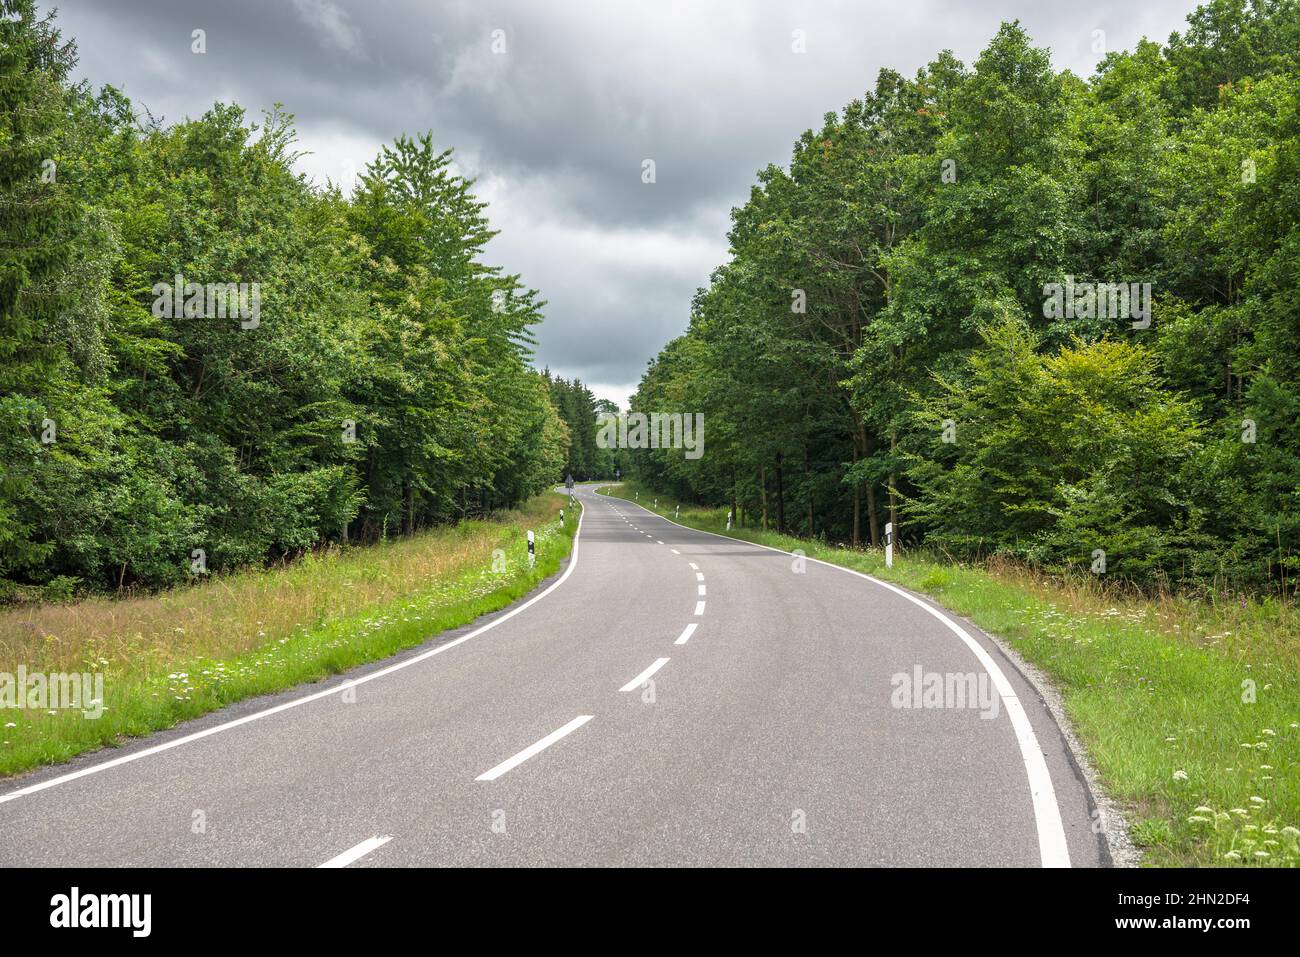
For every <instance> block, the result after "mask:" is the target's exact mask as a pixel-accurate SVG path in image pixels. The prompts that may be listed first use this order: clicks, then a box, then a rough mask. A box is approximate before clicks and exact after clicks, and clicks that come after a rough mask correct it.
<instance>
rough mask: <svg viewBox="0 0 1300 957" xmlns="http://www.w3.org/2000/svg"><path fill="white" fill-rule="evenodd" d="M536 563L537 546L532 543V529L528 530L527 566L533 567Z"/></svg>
mask: <svg viewBox="0 0 1300 957" xmlns="http://www.w3.org/2000/svg"><path fill="white" fill-rule="evenodd" d="M536 565H537V546H536V545H535V544H534V539H533V530H532V529H531V528H530V529H529V530H528V567H529V568H533V567H535V566H536Z"/></svg>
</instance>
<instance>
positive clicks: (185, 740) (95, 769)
mask: <svg viewBox="0 0 1300 957" xmlns="http://www.w3.org/2000/svg"><path fill="white" fill-rule="evenodd" d="M586 511H587V510H586V509H585V508H584V509H583V510H582V511H581V512H579V513H578V527H577V528H576V529H575V530H574V532H573V551H572V552H571V553H570V554H569V565H568V567H567V568H565V569H564V574H562V575H561V576H560V577H559V578H558V579H556V580H555V581H553V582H551V584H550V586H549V587H547V588H546V589H545V590H544V591H542V592H539V593H538V594H536V595H534V596H533V597H532V598H530V599H528V600H527V601H526V602H524V603H523V604H521V605H517V606H516V607H514V608H511V609H510V610H509V611H507V612H506V613H505V614H503V615H501V616H500V617H498V618H493V619H492V620H491V621H489V622H488V623H487V624H486V625H480V626H479V627H478V628H475V629H474V630H473V631H471V632H469V633H468V634H465V635H461V636H460V637H459V638H457V639H455V640H454V641H449V642H447V643H446V644H444V645H439V646H438V647H436V648H430V649H429V650H428V651H425V652H422V653H420V654H418V655H416V656H415V657H413V658H407V659H406V660H405V661H399V662H397V664H393V665H389V666H388V667H387V668H380V669H379V670H378V671H372V672H370V674H367V675H362V676H361V677H360V678H354V679H352V680H351V681H346V682H344V683H343V684H340V685H335V686H334V687H333V688H327V689H326V690H324V691H317V692H315V693H314V694H309V695H304V696H303V697H301V698H295V699H293V700H292V701H286V702H285V703H284V704H278V705H276V706H275V707H274V708H267V709H266V710H265V711H257V712H255V713H253V714H249V715H245V716H244V717H242V718H236V719H235V720H234V721H227V722H225V723H224V724H218V725H215V726H213V727H211V728H205V729H204V730H202V731H196V732H194V733H193V734H187V735H185V736H184V737H182V738H177V739H176V740H174V741H168V742H166V743H164V744H157V745H154V746H153V747H152V748H145V749H144V750H143V751H136V752H134V753H132V754H124V755H122V757H120V758H114V759H113V760H111V761H105V762H104V763H102V764H95V765H91V766H90V767H88V768H82V769H81V770H80V771H73V772H72V773H70V774H63V775H60V776H59V777H57V778H50V779H49V780H48V781H41V782H40V783H38V784H31V785H28V786H27V787H25V788H19V789H18V790H17V791H10V792H9V793H7V794H0V804H4V803H5V802H6V801H13V800H16V799H18V798H20V797H25V796H27V795H29V794H35V793H36V792H38V791H44V790H45V789H46V788H52V787H54V786H55V785H58V784H66V783H67V782H69V781H75V780H77V778H84V777H86V776H87V775H91V774H98V773H99V772H100V771H107V770H108V769H109V768H115V767H118V766H120V765H123V764H130V763H131V762H132V761H139V760H140V759H141V758H147V757H151V756H153V755H155V754H161V753H162V752H163V751H170V750H171V749H172V748H179V747H180V746H181V745H182V744H190V743H191V742H194V741H198V740H200V739H202V738H207V737H210V736H211V735H214V734H219V733H220V732H222V731H229V730H230V729H231V728H238V727H239V726H240V725H244V724H250V723H252V722H254V721H259V720H261V719H262V718H269V717H270V716H271V715H273V714H279V713H280V712H281V711H288V710H289V709H290V708H297V707H298V706H299V705H304V704H308V703H310V702H312V701H319V700H320V699H321V698H328V697H329V696H330V695H335V694H339V693H340V692H343V691H346V690H348V689H349V688H355V687H356V686H357V685H363V684H365V683H366V682H368V681H374V680H375V679H376V678H382V677H384V676H385V675H391V674H392V673H393V672H395V671H401V670H402V669H403V668H409V667H411V666H412V665H416V664H419V663H420V662H422V661H425V660H427V659H429V658H432V657H433V656H434V655H440V654H442V653H443V652H444V651H447V650H448V649H450V648H455V647H456V646H457V645H461V644H464V643H465V642H467V641H469V640H470V639H471V638H477V637H478V636H479V635H481V634H483V633H484V632H485V631H488V630H489V629H492V628H495V627H496V626H497V625H499V624H501V623H502V622H503V621H509V620H510V619H511V618H513V617H515V615H517V614H519V613H520V612H521V611H523V610H525V609H526V608H531V607H532V606H533V605H535V604H537V602H539V601H541V600H542V599H543V598H545V597H546V596H547V595H549V594H550V593H551V592H553V591H555V589H557V588H559V587H560V586H561V585H563V584H564V583H565V581H567V580H568V578H569V576H570V575H572V574H573V570H574V569H575V568H577V567H578V538H579V536H580V535H581V534H582V519H583V517H584V516H585V515H586Z"/></svg>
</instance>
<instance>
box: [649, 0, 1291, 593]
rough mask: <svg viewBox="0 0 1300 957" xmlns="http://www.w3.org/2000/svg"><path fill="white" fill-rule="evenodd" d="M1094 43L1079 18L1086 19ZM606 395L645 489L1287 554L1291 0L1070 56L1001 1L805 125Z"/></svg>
mask: <svg viewBox="0 0 1300 957" xmlns="http://www.w3.org/2000/svg"><path fill="white" fill-rule="evenodd" d="M1102 42H1104V38H1103V40H1102ZM728 238H729V243H730V257H729V260H728V261H727V262H726V263H725V264H723V265H719V266H718V267H717V268H716V270H715V271H714V272H713V273H712V275H711V277H710V280H709V283H708V285H707V287H705V288H703V289H700V290H699V291H698V293H697V295H696V297H695V299H694V301H693V303H692V308H691V314H690V325H689V328H688V330H687V331H686V333H685V334H684V335H682V336H681V337H679V338H677V339H674V340H673V341H672V342H670V343H668V345H667V346H665V347H664V349H663V350H662V351H661V352H660V354H659V355H658V356H657V358H656V359H655V360H654V361H653V362H652V363H651V364H650V367H649V369H648V371H647V372H646V374H645V376H644V378H643V379H642V381H641V383H640V387H639V389H638V391H637V393H636V394H635V395H634V396H633V399H632V403H631V407H632V409H634V410H640V411H645V412H651V411H673V412H700V413H702V414H703V415H704V418H705V422H706V431H707V435H708V441H707V447H708V454H706V455H704V456H703V457H702V458H700V459H698V460H691V459H690V458H688V457H686V456H685V455H684V454H683V452H682V450H680V449H657V450H643V451H637V452H635V453H633V454H632V456H631V460H632V462H633V467H634V469H635V470H636V474H637V476H638V478H639V479H640V480H641V481H643V482H644V483H646V484H647V485H649V486H650V487H652V488H655V489H658V490H660V491H662V492H666V493H671V494H673V495H675V496H677V497H679V498H685V499H688V500H692V501H695V502H698V503H700V504H708V505H724V504H725V505H729V506H730V507H731V509H733V510H734V512H735V514H736V516H737V520H738V521H741V522H744V523H746V524H750V525H761V526H762V527H764V528H774V529H777V530H781V531H787V532H790V533H792V534H797V535H805V536H813V537H818V538H821V539H824V540H826V541H829V542H836V543H844V544H847V545H851V546H859V545H867V544H870V545H879V544H880V543H881V542H882V541H883V536H884V532H885V526H886V524H887V523H892V526H893V531H894V537H895V542H896V544H897V545H898V547H899V548H900V549H901V550H903V551H904V552H905V551H906V550H907V549H917V548H921V549H927V550H929V551H930V552H931V553H933V554H936V555H946V556H949V557H951V558H955V559H958V560H965V559H976V558H982V557H989V556H1007V557H1008V558H1011V559H1013V560H1020V561H1028V562H1031V563H1033V564H1034V565H1036V566H1038V567H1041V568H1044V569H1051V570H1061V571H1070V570H1075V571H1079V572H1081V573H1088V572H1092V573H1097V574H1104V575H1106V576H1107V577H1108V578H1110V579H1119V580H1122V581H1127V582H1130V583H1137V584H1139V585H1141V586H1146V585H1161V586H1167V585H1172V586H1174V587H1177V588H1181V589H1187V590H1190V591H1196V590H1203V589H1207V588H1213V587H1216V585H1220V584H1221V585H1225V586H1226V585H1231V586H1232V587H1243V588H1250V589H1258V590H1261V591H1271V592H1273V593H1274V594H1281V595H1284V596H1294V595H1295V593H1296V587H1297V580H1298V579H1300V559H1298V557H1297V549H1298V547H1300V427H1298V426H1300V301H1298V299H1297V295H1296V292H1297V288H1300V274H1298V271H1300V6H1297V4H1296V3H1295V2H1293V0H1255V2H1253V3H1248V2H1246V0H1214V2H1211V3H1209V4H1207V5H1204V6H1202V7H1199V8H1198V9H1197V10H1196V11H1195V12H1194V13H1193V14H1192V15H1190V16H1189V18H1188V21H1187V26H1186V29H1185V30H1184V31H1183V32H1181V33H1175V34H1174V35H1172V36H1171V37H1170V38H1169V39H1168V41H1167V42H1165V43H1163V44H1162V43H1159V42H1154V41H1150V40H1144V41H1143V42H1141V43H1140V44H1138V45H1137V47H1136V48H1135V49H1132V50H1129V51H1123V52H1114V51H1112V52H1109V53H1107V54H1106V55H1105V56H1104V57H1103V58H1102V59H1101V62H1100V64H1099V66H1098V68H1097V70H1096V72H1095V74H1094V75H1093V76H1091V77H1090V78H1088V79H1082V78H1080V77H1078V76H1076V75H1074V74H1072V73H1070V72H1068V71H1057V70H1055V69H1054V68H1053V66H1052V61H1051V57H1050V52H1049V51H1048V50H1045V49H1041V48H1039V47H1036V46H1035V44H1034V42H1033V40H1032V38H1031V37H1030V36H1028V35H1027V33H1026V31H1025V30H1024V29H1022V28H1021V26H1020V25H1019V24H1018V23H1004V24H1003V25H1002V27H1001V29H1000V30H999V31H998V32H997V34H996V35H995V36H994V37H993V38H992V40H991V41H990V42H989V43H988V44H987V46H986V48H985V49H984V50H983V52H982V53H981V54H980V55H979V57H978V59H977V60H976V61H975V62H974V64H973V65H970V66H967V65H965V64H963V63H961V62H959V61H958V60H957V59H956V58H955V57H954V56H953V55H952V54H951V53H949V52H943V53H940V54H938V55H937V56H936V57H935V58H934V59H933V61H932V62H930V63H929V64H928V65H926V66H925V67H924V68H922V69H921V70H920V71H919V72H917V74H916V75H915V76H914V77H911V78H908V77H906V76H903V75H901V74H900V73H898V72H895V71H893V70H889V69H885V70H881V71H880V73H879V75H878V78H877V80H876V83H875V86H874V88H872V89H871V90H869V92H867V93H865V95H863V96H862V97H861V98H860V99H856V100H854V101H853V102H851V103H849V104H848V105H847V106H845V107H844V108H843V109H842V110H841V111H840V112H838V113H827V114H826V115H825V116H824V118H823V119H822V121H821V125H820V126H818V127H816V128H814V129H809V130H807V131H805V132H804V133H803V134H802V135H801V136H799V138H798V140H797V141H796V143H795V145H794V150H793V154H792V155H791V157H790V160H789V163H788V165H787V166H778V165H775V164H773V165H769V166H767V167H766V168H764V169H762V170H761V171H760V172H759V173H758V176H757V182H755V183H754V185H753V186H752V188H751V191H750V196H749V199H748V201H747V202H746V203H745V204H744V205H743V206H740V207H738V208H736V209H734V210H733V212H732V225H731V229H730V232H729V235H728Z"/></svg>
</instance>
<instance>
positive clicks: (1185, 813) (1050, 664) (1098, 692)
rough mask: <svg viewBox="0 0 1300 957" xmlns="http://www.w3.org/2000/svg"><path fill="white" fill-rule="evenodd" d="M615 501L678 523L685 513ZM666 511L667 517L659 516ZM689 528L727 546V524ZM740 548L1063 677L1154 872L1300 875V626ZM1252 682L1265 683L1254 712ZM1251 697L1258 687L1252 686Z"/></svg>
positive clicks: (1278, 617) (689, 518) (999, 571)
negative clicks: (1252, 869)
mask: <svg viewBox="0 0 1300 957" xmlns="http://www.w3.org/2000/svg"><path fill="white" fill-rule="evenodd" d="M613 491H614V494H616V495H618V496H619V497H623V498H627V499H635V497H636V496H637V494H638V493H639V504H640V505H642V506H644V507H646V508H650V509H653V510H654V511H657V512H658V513H659V514H661V515H664V516H665V517H667V518H672V517H673V509H674V508H675V507H676V506H677V504H678V503H677V502H675V501H673V500H672V499H671V498H669V497H668V496H666V495H663V494H660V493H656V492H652V491H649V490H647V489H645V488H641V487H638V486H637V485H635V484H633V483H624V484H623V485H622V486H621V488H616V489H615V490H613ZM656 497H657V498H658V502H659V504H658V507H657V508H655V507H654V505H653V502H654V500H655V498H656ZM676 521H678V522H680V523H681V524H683V525H689V526H692V527H694V528H699V529H702V530H705V531H711V532H718V533H725V528H726V509H725V508H717V509H708V508H699V507H695V506H689V505H683V506H682V511H681V517H680V518H677V519H676ZM730 534H731V535H732V536H733V537H735V538H739V539H743V540H746V541H752V542H757V543H759V544H763V545H771V546H774V547H776V548H782V549H785V550H787V551H794V550H795V549H802V550H803V551H804V552H805V553H806V554H807V555H808V556H810V557H813V558H819V559H822V560H823V561H829V562H833V563H835V564H838V565H843V566H844V567H846V568H852V569H855V570H857V571H861V572H865V573H867V574H870V575H873V576H876V577H878V578H881V579H884V580H887V581H891V582H894V583H896V584H899V585H901V586H904V587H906V588H910V589H912V590H913V591H917V592H921V593H924V594H928V595H931V596H932V597H934V598H935V599H937V600H939V601H940V602H942V603H943V605H944V606H945V607H947V608H950V609H952V610H953V611H954V612H957V613H958V614H961V615H965V616H967V617H968V618H970V619H971V620H972V621H974V622H975V623H976V624H977V625H979V626H980V627H981V628H983V629H985V630H986V631H989V632H991V633H993V634H996V635H998V636H999V637H1001V638H1002V639H1004V640H1005V641H1006V642H1007V643H1008V644H1010V645H1011V646H1012V647H1014V648H1015V650H1016V651H1017V652H1019V654H1020V655H1021V656H1022V657H1024V658H1025V659H1026V660H1027V661H1029V662H1031V663H1033V664H1034V665H1036V666H1038V667H1039V668H1041V669H1042V670H1043V671H1044V672H1045V673H1046V674H1047V675H1049V676H1050V678H1051V679H1052V681H1053V683H1054V684H1055V686H1056V688H1057V689H1058V690H1059V691H1060V693H1061V696H1062V699H1063V701H1064V705H1065V709H1066V712H1067V713H1068V715H1069V717H1070V719H1071V721H1072V722H1073V724H1074V727H1075V730H1076V732H1077V733H1078V735H1079V738H1080V739H1081V740H1082V741H1083V743H1084V745H1085V747H1086V748H1087V749H1088V752H1089V755H1090V756H1091V758H1092V761H1093V763H1094V765H1095V766H1096V768H1097V770H1098V773H1099V774H1100V776H1101V779H1102V783H1103V786H1104V787H1105V788H1106V791H1107V793H1108V794H1109V795H1110V796H1111V797H1112V798H1114V799H1116V800H1118V801H1119V802H1120V803H1121V804H1122V805H1124V806H1125V807H1126V809H1127V816H1128V818H1129V820H1130V821H1131V822H1132V827H1131V829H1130V837H1131V838H1132V839H1133V841H1134V843H1135V844H1137V845H1138V846H1139V847H1141V848H1142V849H1143V852H1144V853H1143V863H1144V864H1147V865H1152V866H1242V865H1256V866H1291V867H1294V866H1297V865H1298V864H1300V848H1298V847H1297V840H1298V839H1300V830H1297V828H1298V827H1300V616H1298V615H1297V613H1296V610H1295V609H1294V608H1291V607H1287V606H1284V605H1281V604H1279V603H1278V602H1277V601H1276V600H1265V601H1262V602H1261V601H1260V600H1258V599H1252V600H1245V599H1242V598H1241V597H1240V596H1232V597H1231V600H1230V601H1217V602H1214V603H1207V602H1197V601H1192V600H1189V599H1186V598H1181V597H1179V596H1176V595H1160V596H1146V597H1144V596H1139V595H1135V594H1132V593H1121V592H1120V590H1119V589H1116V588H1114V587H1109V588H1108V587H1106V586H1105V585H1103V584H1101V583H1098V582H1097V581H1096V580H1094V579H1092V578H1091V577H1089V578H1083V579H1079V580H1061V579H1053V578H1049V577H1047V576H1045V575H1044V574H1043V573H1042V572H1039V571H1036V570H1034V569H1032V568H1029V567H1026V566H1023V565H1013V564H1006V563H990V564H986V565H970V564H961V563H955V562H952V561H949V560H945V559H943V558H940V557H936V556H933V555H925V554H917V553H915V552H908V553H899V554H898V555H896V557H895V562H894V567H893V568H886V567H885V563H884V554H883V552H882V551H881V550H879V549H875V550H872V549H865V550H850V549H846V548H843V547H836V546H833V545H828V544H825V543H822V542H819V541H811V540H807V539H799V538H794V537H791V536H788V535H778V534H776V533H775V532H770V531H769V532H764V531H760V530H757V529H753V528H744V529H736V530H734V531H732V532H731V533H730ZM1243 682H1252V683H1253V688H1254V698H1255V700H1254V702H1253V703H1250V702H1248V701H1247V700H1245V699H1246V698H1247V697H1248V695H1247V694H1246V690H1245V689H1244V688H1243ZM1247 687H1249V685H1248V686H1247Z"/></svg>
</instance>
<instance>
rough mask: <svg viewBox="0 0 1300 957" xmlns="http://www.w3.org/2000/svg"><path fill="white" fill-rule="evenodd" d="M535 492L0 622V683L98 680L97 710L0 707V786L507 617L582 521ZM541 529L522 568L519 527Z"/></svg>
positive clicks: (31, 610)
mask: <svg viewBox="0 0 1300 957" xmlns="http://www.w3.org/2000/svg"><path fill="white" fill-rule="evenodd" d="M567 502H568V499H567V498H565V497H563V496H560V495H555V494H550V493H548V494H546V495H542V496H539V497H538V498H536V499H534V500H532V501H531V502H529V503H527V504H526V505H524V506H523V507H521V509H520V510H518V511H515V512H510V513H506V514H503V515H501V516H499V517H497V518H496V519H493V520H489V521H468V522H462V523H461V524H459V525H457V526H454V527H447V528H439V529H434V530H431V531H427V532H422V533H419V534H416V535H413V536H410V537H409V538H403V539H399V540H395V541H391V542H386V543H382V544H377V545H371V546H366V547H357V548H349V549H329V550H326V551H323V552H321V553H318V554H316V555H311V556H308V557H307V558H305V559H303V560H302V561H299V562H296V563H294V564H292V565H289V566H286V567H284V568H277V569H271V570H255V571H246V572H241V573H238V574H235V575H231V576H228V577H223V578H218V579H216V580H215V581H210V582H205V583H203V584H200V585H195V586H191V587H188V588H181V589H176V590H174V591H170V592H166V593H163V594H161V595H154V596H147V597H142V598H132V599H126V600H121V601H113V600H110V599H91V600H88V601H83V602H77V603H75V604H72V605H44V606H35V607H27V608H17V609H10V610H7V611H4V612H3V613H0V673H8V674H10V675H13V674H15V673H16V671H17V667H18V665H19V664H22V665H24V666H25V667H26V669H27V671H28V673H29V674H30V673H32V672H46V673H50V672H83V671H86V672H98V673H101V674H103V676H104V679H103V680H104V692H105V693H104V704H105V709H104V713H103V714H102V716H101V717H99V718H98V719H89V718H86V717H84V716H83V715H82V714H81V712H79V711H75V710H56V711H53V712H50V711H43V710H33V709H25V708H18V709H11V708H0V775H12V774H15V773H18V772H21V771H26V770H30V769H31V768H34V767H37V766H40V765H45V764H52V763H57V762H59V761H65V760H67V759H68V758H70V757H72V756H73V755H76V754H79V753H82V752H84V751H88V750H92V749H94V748H98V747H101V746H113V745H117V744H120V743H121V742H122V741H123V740H125V739H127V738H130V737H134V736H138V735H143V734H147V733H149V732H151V731H156V730H159V729H162V728H169V727H172V726H174V725H175V724H177V723H178V722H181V721H185V720H187V719H189V718H195V717H198V716H199V715H203V714H206V713H208V712H211V711H214V710H216V709H218V708H221V707H224V706H225V705H228V704H231V703H232V702H235V701H239V700H241V699H243V698H248V697H250V696H253V695H260V694H268V693H270V692H275V691H281V690H284V689H286V688H291V687H293V686H295V685H298V684H302V683H304V682H310V681H317V680H320V679H322V678H325V677H327V676H329V675H332V674H338V673H340V672H342V671H345V670H347V669H348V668H352V667H355V666H356V665H360V664H363V663H365V662H369V661H376V660H379V659H382V658H386V657H388V656H390V655H392V654H394V653H396V652H398V651H401V650H402V649H404V648H410V647H412V646H415V645H418V644H420V643H422V642H424V641H425V640H426V639H428V638H429V637H431V636H433V635H436V634H438V633H439V632H442V631H445V630H447V629H450V628H456V627H459V626H461V625H465V624H467V623H469V622H471V621H473V620H474V619H475V618H477V617H478V616H480V615H483V614H486V613H488V612H492V611H495V610H497V609H499V608H502V607H504V606H506V605H508V604H510V603H511V602H513V601H515V600H516V599H518V598H520V597H521V596H523V595H525V594H527V593H528V592H529V591H531V590H532V589H533V588H534V587H536V585H537V584H538V583H539V582H541V581H542V580H543V579H544V578H546V577H547V576H549V575H551V574H554V573H555V572H556V571H557V570H558V568H559V566H560V562H561V560H562V559H563V558H564V557H565V556H567V555H568V554H569V552H570V550H571V547H572V543H573V535H574V532H575V530H576V528H577V524H578V513H577V510H572V509H566V516H565V523H564V525H563V526H561V525H560V523H559V516H558V512H559V510H560V508H561V507H564V506H567ZM528 529H533V530H535V531H536V533H537V535H536V537H537V543H536V554H537V566H536V568H533V569H530V568H529V567H528V560H527V545H526V543H525V532H526V531H527V530H528Z"/></svg>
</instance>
